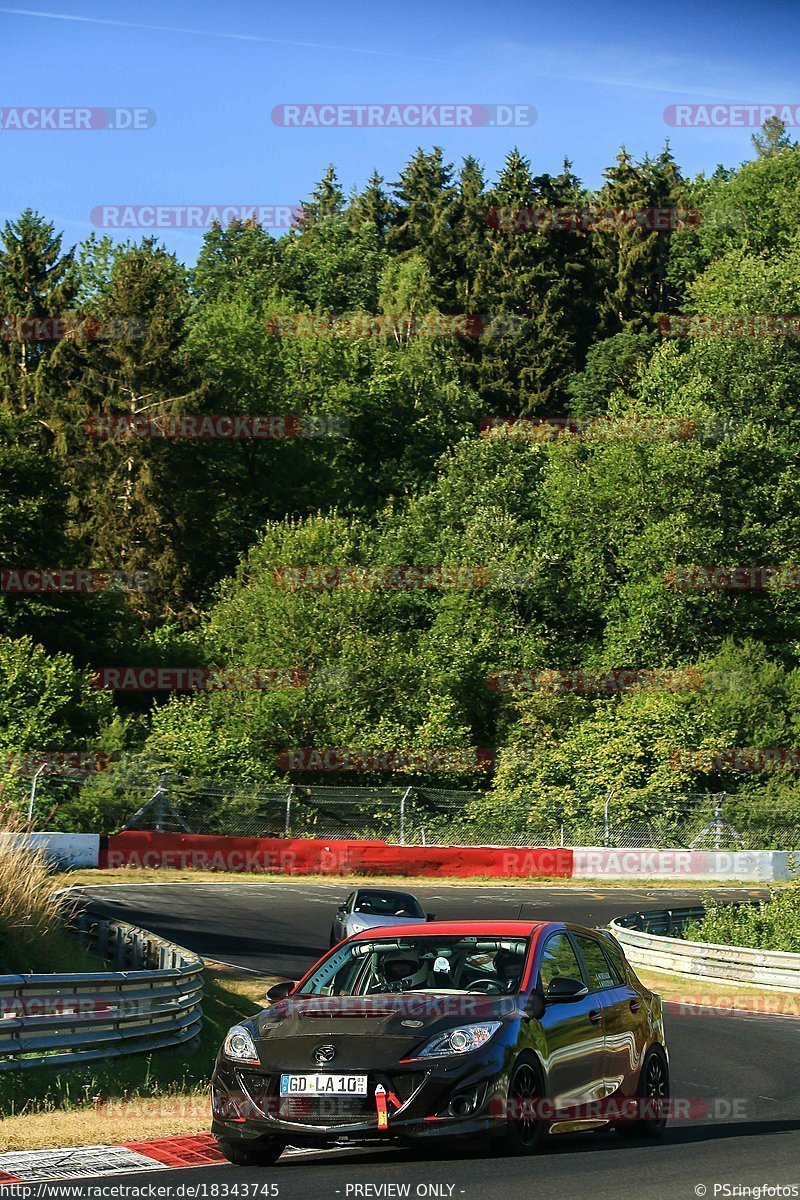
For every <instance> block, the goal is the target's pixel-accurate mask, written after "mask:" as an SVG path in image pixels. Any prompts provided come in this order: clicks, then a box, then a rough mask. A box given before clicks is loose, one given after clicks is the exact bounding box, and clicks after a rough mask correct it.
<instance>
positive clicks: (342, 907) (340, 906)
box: [336, 904, 347, 913]
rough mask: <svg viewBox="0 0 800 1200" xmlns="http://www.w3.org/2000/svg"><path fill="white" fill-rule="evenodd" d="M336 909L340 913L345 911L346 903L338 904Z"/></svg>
mask: <svg viewBox="0 0 800 1200" xmlns="http://www.w3.org/2000/svg"><path fill="white" fill-rule="evenodd" d="M336 911H337V912H341V913H343V912H347V905H346V904H340V905H339V907H338V908H337V909H336Z"/></svg>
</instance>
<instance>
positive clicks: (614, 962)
mask: <svg viewBox="0 0 800 1200" xmlns="http://www.w3.org/2000/svg"><path fill="white" fill-rule="evenodd" d="M600 944H601V945H602V947H603V951H604V953H605V956H606V958H607V959H608V961H609V965H610V967H611V974H612V975H613V976H614V982H615V983H626V982H627V979H628V975H627V972H626V970H625V959H624V957H623V954H622V951H621V950H620V948H619V946H618V945H617V943H616V942H612V940H611V938H607V937H604V938H603V940H602V942H601V943H600Z"/></svg>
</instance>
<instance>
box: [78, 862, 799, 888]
mask: <svg viewBox="0 0 800 1200" xmlns="http://www.w3.org/2000/svg"><path fill="white" fill-rule="evenodd" d="M62 881H63V882H62V886H64V887H78V886H81V887H86V886H89V885H92V884H94V885H100V884H109V883H127V884H132V885H137V886H138V885H139V884H142V883H285V884H286V885H287V886H288V887H291V886H292V885H293V884H297V885H303V884H309V883H314V884H317V883H330V884H335V885H337V886H338V887H342V888H350V887H359V886H366V885H368V884H373V885H374V884H383V885H385V886H394V887H437V888H439V887H486V886H491V887H504V888H513V887H523V888H531V887H541V888H563V889H564V890H567V889H568V890H570V891H584V892H585V891H598V890H608V889H610V888H613V889H614V890H616V889H623V890H628V889H629V890H634V891H636V890H639V889H642V888H644V889H646V890H647V891H657V890H661V889H667V890H675V889H676V888H680V889H683V888H695V889H697V890H698V891H703V892H708V891H714V890H715V889H716V888H742V889H748V890H751V891H752V892H753V895H759V894H760V892H759V890H758V885H757V884H752V883H742V881H741V880H737V879H708V880H701V879H673V878H670V877H669V876H661V877H659V876H650V877H648V878H644V879H613V878H609V879H566V878H564V877H562V876H531V877H530V878H528V879H499V878H498V877H497V876H496V875H471V876H468V877H466V878H464V879H461V878H453V877H447V876H442V875H339V874H333V873H330V874H325V875H279V874H277V873H276V872H274V871H272V872H270V871H264V872H258V873H251V872H245V871H203V870H197V869H195V868H192V867H178V868H172V867H167V868H160V867H115V868H104V869H102V870H97V869H95V868H93V867H92V868H86V869H80V870H77V871H70V872H68V873H66V874H65V875H63V876H62ZM779 886H781V885H779Z"/></svg>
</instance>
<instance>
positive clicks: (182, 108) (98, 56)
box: [0, 0, 800, 262]
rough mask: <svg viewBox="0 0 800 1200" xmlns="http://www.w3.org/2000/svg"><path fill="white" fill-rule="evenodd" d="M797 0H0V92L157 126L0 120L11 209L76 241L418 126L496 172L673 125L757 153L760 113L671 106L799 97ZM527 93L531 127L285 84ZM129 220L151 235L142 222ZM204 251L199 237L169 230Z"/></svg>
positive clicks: (369, 165)
mask: <svg viewBox="0 0 800 1200" xmlns="http://www.w3.org/2000/svg"><path fill="white" fill-rule="evenodd" d="M799 32H800V0H761V3H757V4H753V3H752V2H747V3H745V0H728V3H720V2H717V0H711V2H708V3H703V0H699V2H696V3H688V2H685V0H662V2H661V3H659V2H657V0H649V2H646V3H645V2H639V3H634V2H631V0H606V2H605V3H603V0H594V2H593V3H585V2H584V0H570V2H569V3H553V2H552V0H549V2H547V3H541V2H540V0H529V2H528V3H516V2H509V0H496V2H495V3H486V2H485V0H484V2H481V3H476V2H474V0H466V2H464V3H456V2H453V0H439V2H436V0H432V3H429V4H425V3H421V2H418V0H405V2H404V3H402V4H393V5H382V4H380V3H376V2H375V0H373V2H372V3H363V2H362V0H357V2H356V3H347V2H345V4H344V5H342V4H332V3H322V2H321V0H304V3H302V4H300V3H294V4H288V3H258V2H256V0H236V3H230V4H223V3H211V2H209V0H195V2H193V3H188V2H187V0H172V2H171V3H169V4H164V3H155V2H151V0H145V2H140V3H135V2H133V3H129V4H122V3H119V2H115V0H104V2H103V3H99V2H96V0H72V2H67V3H58V2H57V0H41V7H38V6H32V7H30V8H25V7H22V6H19V7H16V6H11V5H7V6H6V5H3V4H2V3H0V69H1V70H2V80H3V90H2V96H1V97H0V106H23V105H27V106H40V105H42V106H54V105H58V106H74V105H85V106H111V105H120V106H136V107H143V108H149V109H153V110H155V112H156V114H157V121H156V124H155V126H154V127H153V128H152V129H149V130H142V131H130V132H122V131H119V132H112V131H87V132H77V131H58V132H56V131H53V132H45V131H39V130H37V131H16V130H8V129H3V130H0V156H2V158H1V159H0V161H1V162H2V168H1V169H0V181H1V182H0V188H1V189H2V192H1V194H0V219H2V220H5V219H6V218H8V217H14V216H16V215H17V214H18V213H19V212H20V210H21V209H23V208H24V207H26V206H32V207H34V208H36V209H38V210H39V211H41V212H43V213H45V214H47V216H48V217H49V218H50V219H51V220H53V221H54V222H55V224H56V225H57V227H58V228H59V229H62V230H63V231H64V233H65V236H66V240H67V242H69V243H72V242H73V241H77V240H80V239H81V238H83V237H85V236H87V235H88V234H89V233H90V232H91V230H92V228H93V226H92V224H91V221H90V216H89V214H90V212H91V210H92V209H93V208H94V207H95V206H97V205H106V204H259V205H273V204H284V205H292V204H297V203H298V202H299V201H301V200H302V199H303V198H304V197H305V196H307V195H308V193H309V192H310V190H311V188H312V187H313V186H314V183H315V182H316V181H317V180H318V179H319V177H320V176H321V175H322V173H323V172H324V170H325V167H326V166H327V164H328V163H329V162H334V163H335V164H336V167H337V170H338V173H339V178H340V180H341V182H342V184H343V186H344V188H345V190H349V189H350V188H351V187H352V186H353V185H361V184H363V183H364V181H365V180H366V178H367V176H368V175H369V173H370V172H371V170H372V169H373V167H377V168H378V170H379V171H380V172H381V173H382V174H383V175H384V176H385V177H386V178H387V179H389V180H393V179H395V178H396V177H397V173H398V171H399V170H400V169H401V167H402V166H403V164H404V163H405V162H406V161H407V159H408V158H409V157H410V155H411V154H412V153H413V151H414V149H415V148H416V146H417V145H419V144H420V143H422V144H424V145H425V146H431V145H433V144H435V143H438V144H440V145H442V146H443V147H444V150H445V153H446V155H447V156H448V158H449V159H450V160H451V161H455V162H458V161H459V160H460V159H461V157H463V155H464V154H466V153H469V152H471V153H473V154H475V155H476V156H477V157H478V158H479V159H480V161H481V162H482V163H483V164H484V165H485V167H486V169H487V173H488V174H489V176H490V177H493V176H494V175H495V174H496V172H497V170H498V168H499V167H500V165H501V164H502V161H503V158H504V157H505V155H506V153H507V152H508V150H509V149H510V148H511V147H512V145H514V144H515V143H516V144H518V145H519V147H520V149H521V150H522V151H523V153H525V154H526V155H527V156H528V157H529V158H530V159H531V161H532V163H533V166H534V168H535V170H536V171H537V172H540V171H554V172H555V171H557V170H558V169H559V167H560V165H561V162H562V160H563V158H564V156H565V155H568V156H569V157H570V158H571V159H572V161H573V163H574V168H575V170H576V172H577V173H578V174H579V175H580V176H581V178H583V179H584V180H585V181H586V182H587V183H588V184H590V185H592V186H595V185H597V184H598V183H599V182H600V180H601V172H602V170H603V167H604V166H606V165H608V164H609V163H610V162H611V161H612V160H613V158H614V156H615V154H616V152H617V149H618V148H619V146H620V144H621V143H623V142H624V143H625V144H626V145H627V146H628V148H629V149H630V150H631V151H632V152H633V153H634V154H635V155H637V156H640V155H642V154H644V153H646V152H650V153H653V154H654V153H656V152H657V151H658V150H659V149H660V147H661V146H662V145H663V142H664V139H665V137H666V136H669V137H670V140H671V143H672V147H673V151H674V153H675V156H676V158H677V159H678V161H679V163H680V164H681V165H682V167H683V168H684V170H686V171H687V172H690V173H694V172H697V171H700V170H706V171H711V170H713V168H714V166H715V165H716V164H717V163H719V162H722V163H725V164H726V165H735V164H736V163H738V162H740V161H741V160H742V159H744V158H747V157H749V156H750V134H751V132H752V131H751V130H749V129H735V128H732V129H717V130H711V129H670V128H669V127H668V126H667V125H666V123H665V121H664V116H663V114H664V109H665V108H666V106H667V105H669V104H673V103H690V102H696V103H699V102H711V101H714V102H739V101H741V102H763V103H772V102H780V103H794V102H797V103H800V80H798V72H797V65H798V49H797V47H798V33H799ZM313 102H316V103H323V102H325V103H327V102H330V103H345V102H354V103H368V102H369V103H431V102H442V103H444V102H449V103H461V104H464V103H486V104H495V103H520V104H521V103H524V104H532V105H534V106H535V107H536V109H537V112H538V119H537V121H536V123H535V124H534V125H532V126H530V127H527V128H519V129H516V130H501V129H496V128H482V129H452V128H451V129H436V130H426V131H425V132H424V133H422V134H421V133H420V131H418V130H414V129H410V128H406V129H355V128H338V129H333V130H331V129H309V128H304V129H290V128H281V127H279V126H276V125H275V124H273V122H272V120H271V110H272V108H273V106H274V105H276V104H281V103H313ZM132 236H134V237H138V236H141V235H140V233H139V232H136V231H134V232H133V233H132ZM161 236H162V239H163V241H164V242H165V243H166V244H167V245H168V246H169V247H170V249H173V250H174V251H175V252H176V253H177V254H178V255H179V256H180V257H181V258H182V259H183V260H184V261H186V262H193V261H194V259H195V257H196V255H197V251H198V249H199V246H200V243H201V240H202V234H201V233H198V232H195V231H189V230H175V231H169V232H166V231H165V232H163V233H162V235H161Z"/></svg>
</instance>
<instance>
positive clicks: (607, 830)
mask: <svg viewBox="0 0 800 1200" xmlns="http://www.w3.org/2000/svg"><path fill="white" fill-rule="evenodd" d="M613 795H614V788H610V789H609V792H608V795H607V796H606V802H605V804H604V805H603V845H604V846H607V845H608V844H609V842H610V841H611V827H610V825H609V822H608V806H609V804H610V803H611V798H612V796H613Z"/></svg>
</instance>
